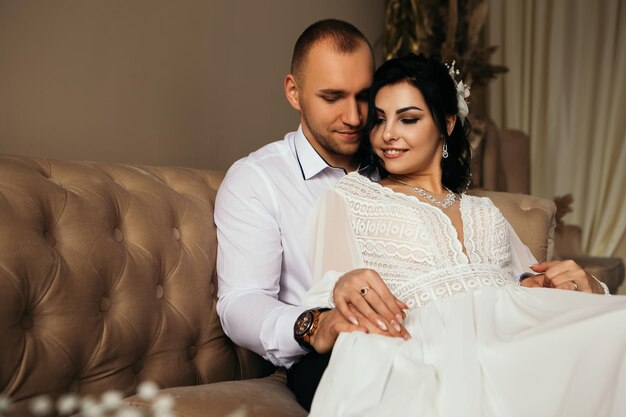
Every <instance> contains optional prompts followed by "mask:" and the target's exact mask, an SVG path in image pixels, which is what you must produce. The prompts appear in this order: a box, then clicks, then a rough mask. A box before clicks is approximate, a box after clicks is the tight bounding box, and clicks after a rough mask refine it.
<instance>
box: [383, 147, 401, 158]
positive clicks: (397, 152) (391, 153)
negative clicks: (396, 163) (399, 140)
mask: <svg viewBox="0 0 626 417" xmlns="http://www.w3.org/2000/svg"><path fill="white" fill-rule="evenodd" d="M405 152H406V149H383V156H384V157H385V158H388V159H394V158H398V157H400V156H402V154H403V153H405Z"/></svg>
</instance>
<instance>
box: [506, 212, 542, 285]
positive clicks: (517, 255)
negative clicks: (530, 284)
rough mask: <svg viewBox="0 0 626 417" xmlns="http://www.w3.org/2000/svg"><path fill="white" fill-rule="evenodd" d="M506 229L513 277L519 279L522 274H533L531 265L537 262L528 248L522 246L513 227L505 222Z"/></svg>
mask: <svg viewBox="0 0 626 417" xmlns="http://www.w3.org/2000/svg"><path fill="white" fill-rule="evenodd" d="M506 225H507V228H508V230H509V240H510V242H511V268H512V269H513V275H514V276H515V277H516V278H517V279H519V278H520V277H521V275H522V274H524V273H527V272H528V273H531V274H534V272H533V271H532V269H530V266H531V265H534V264H536V263H537V260H536V259H535V257H534V256H533V254H532V253H531V252H530V249H528V246H526V245H524V243H523V242H522V241H521V239H520V238H519V236H517V233H515V230H514V229H513V226H511V224H510V223H509V222H508V221H507V222H506Z"/></svg>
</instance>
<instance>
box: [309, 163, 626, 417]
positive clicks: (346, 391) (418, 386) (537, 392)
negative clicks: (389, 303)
mask: <svg viewBox="0 0 626 417" xmlns="http://www.w3.org/2000/svg"><path fill="white" fill-rule="evenodd" d="M460 211H461V218H462V220H463V233H464V246H465V249H466V252H467V256H466V255H465V254H464V253H463V246H462V245H461V243H460V242H459V240H458V237H457V233H456V230H455V229H454V227H453V225H452V223H451V222H450V220H449V218H448V217H447V216H446V215H445V214H443V213H442V211H441V210H440V209H438V208H436V207H434V206H431V205H429V204H426V203H423V202H421V201H419V200H418V199H417V198H415V197H411V196H406V195H404V194H399V193H396V192H393V191H392V190H390V189H388V188H385V187H382V186H380V185H379V184H377V183H373V182H371V181H370V180H369V179H367V178H365V177H362V176H360V175H358V174H349V175H347V176H346V177H344V179H342V180H341V181H339V183H338V184H337V185H336V187H335V188H334V189H332V190H330V191H329V193H328V194H327V195H326V197H325V198H324V199H323V200H322V203H321V207H320V209H319V210H318V217H317V221H316V227H315V230H314V234H315V236H316V239H315V242H316V248H315V256H314V265H313V269H314V274H315V275H314V276H316V277H317V278H316V279H315V282H314V286H313V288H312V289H311V290H310V291H309V292H308V293H307V295H306V296H305V299H304V303H305V304H307V305H311V306H324V305H329V303H330V297H329V296H330V291H331V289H332V288H333V286H334V283H335V281H336V280H337V278H338V277H339V276H340V275H341V273H343V272H346V271H349V270H352V269H354V268H361V267H366V268H372V269H374V270H376V271H378V272H379V273H380V274H381V276H382V277H383V278H384V280H385V282H386V283H387V285H388V286H389V287H390V289H391V291H392V292H393V293H394V294H395V295H396V296H397V297H398V298H400V299H402V300H403V301H404V302H405V303H406V304H407V305H408V306H409V307H410V312H409V314H408V316H407V319H406V320H405V326H406V328H407V330H408V331H409V332H410V333H411V335H412V339H411V340H409V341H404V340H402V339H399V338H388V337H383V336H377V335H371V334H364V333H343V334H341V335H340V336H339V338H338V340H337V343H336V344H335V347H334V349H333V354H332V357H331V361H330V364H329V367H328V369H327V370H326V372H325V374H324V376H323V378H322V381H321V383H320V386H319V388H318V390H317V392H316V395H315V398H314V400H313V405H312V409H311V414H310V415H311V416H316V417H317V416H320V417H330V416H420V417H428V416H445V417H467V416H475V417H479V416H480V417H490V416H494V417H495V416H498V417H506V416H520V417H521V416H524V417H529V416H533V417H541V416H551V417H552V416H564V417H575V416H581V417H583V416H584V417H591V416H594V417H599V416H615V417H618V416H619V417H625V416H626V297H604V296H601V295H594V294H583V293H579V292H573V291H563V290H554V289H543V288H534V289H527V288H523V287H520V286H519V285H518V282H517V276H519V274H521V273H522V272H524V271H526V270H528V266H530V265H531V264H533V263H535V260H534V258H533V257H532V255H531V254H530V252H529V251H528V249H527V248H526V247H525V246H524V245H523V244H522V243H521V241H520V240H519V238H518V237H517V235H516V234H515V232H514V231H513V229H512V228H511V226H510V225H509V224H508V222H507V221H506V220H505V219H504V217H503V216H502V214H501V213H500V211H499V210H498V209H497V208H496V207H495V206H494V205H493V203H492V202H491V200H489V199H488V198H479V197H473V196H467V195H463V196H462V199H461V202H460Z"/></svg>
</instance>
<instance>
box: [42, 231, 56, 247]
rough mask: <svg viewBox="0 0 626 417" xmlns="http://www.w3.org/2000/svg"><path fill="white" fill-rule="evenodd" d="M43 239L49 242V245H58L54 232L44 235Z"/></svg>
mask: <svg viewBox="0 0 626 417" xmlns="http://www.w3.org/2000/svg"><path fill="white" fill-rule="evenodd" d="M43 238H44V239H45V240H46V242H48V245H50V246H52V247H54V246H56V244H57V241H56V239H55V238H54V235H53V234H52V232H44V233H43Z"/></svg>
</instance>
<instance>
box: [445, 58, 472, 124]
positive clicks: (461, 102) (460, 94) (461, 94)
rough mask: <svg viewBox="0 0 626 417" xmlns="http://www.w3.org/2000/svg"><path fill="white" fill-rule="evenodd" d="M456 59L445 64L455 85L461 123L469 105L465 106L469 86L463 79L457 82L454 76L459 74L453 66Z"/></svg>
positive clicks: (468, 94)
mask: <svg viewBox="0 0 626 417" xmlns="http://www.w3.org/2000/svg"><path fill="white" fill-rule="evenodd" d="M455 64H456V61H452V65H448V64H445V65H446V67H447V68H448V73H449V74H450V77H451V78H452V81H454V85H456V100H457V106H458V108H459V112H458V113H457V115H458V116H459V119H461V123H463V122H465V117H467V114H468V113H469V107H468V106H467V98H468V97H469V96H470V87H469V86H468V85H465V83H464V82H463V80H461V81H459V82H457V81H456V76H457V75H459V70H458V69H455V68H454V65H455Z"/></svg>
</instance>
